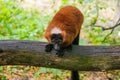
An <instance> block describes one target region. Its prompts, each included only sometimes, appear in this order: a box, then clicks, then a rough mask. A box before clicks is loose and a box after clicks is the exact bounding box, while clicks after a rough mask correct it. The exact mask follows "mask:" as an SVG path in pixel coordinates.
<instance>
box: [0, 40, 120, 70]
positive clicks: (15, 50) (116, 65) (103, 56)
mask: <svg viewBox="0 0 120 80" xmlns="http://www.w3.org/2000/svg"><path fill="white" fill-rule="evenodd" d="M45 45H46V43H45V42H39V41H27V40H1V41H0V65H30V66H39V67H50V68H58V69H66V70H79V71H101V70H116V69H120V46H75V45H73V49H72V50H69V51H68V50H66V51H65V54H64V56H63V57H62V58H60V57H57V56H56V55H55V54H54V50H53V51H52V52H51V53H47V52H45V51H44V49H45Z"/></svg>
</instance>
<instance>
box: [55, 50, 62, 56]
mask: <svg viewBox="0 0 120 80" xmlns="http://www.w3.org/2000/svg"><path fill="white" fill-rule="evenodd" d="M56 55H57V56H58V57H63V55H64V51H63V50H59V51H56Z"/></svg>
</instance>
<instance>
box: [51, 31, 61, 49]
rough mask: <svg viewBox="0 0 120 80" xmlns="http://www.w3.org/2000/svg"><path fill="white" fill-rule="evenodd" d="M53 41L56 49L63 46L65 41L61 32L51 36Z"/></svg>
mask: <svg viewBox="0 0 120 80" xmlns="http://www.w3.org/2000/svg"><path fill="white" fill-rule="evenodd" d="M51 43H52V44H53V45H54V49H55V50H59V49H60V47H61V44H62V43H63V37H62V35H61V34H60V33H59V34H52V36H51Z"/></svg>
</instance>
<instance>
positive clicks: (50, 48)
mask: <svg viewBox="0 0 120 80" xmlns="http://www.w3.org/2000/svg"><path fill="white" fill-rule="evenodd" d="M52 49H53V45H52V44H47V45H46V46H45V51H46V52H50V51H51V50H52Z"/></svg>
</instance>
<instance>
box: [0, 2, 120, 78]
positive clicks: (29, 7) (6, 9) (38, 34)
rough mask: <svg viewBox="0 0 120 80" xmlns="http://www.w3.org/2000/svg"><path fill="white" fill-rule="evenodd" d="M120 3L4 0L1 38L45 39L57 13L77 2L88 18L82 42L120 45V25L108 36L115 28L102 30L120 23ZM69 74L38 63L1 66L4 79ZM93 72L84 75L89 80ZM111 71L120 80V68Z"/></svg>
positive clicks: (82, 74) (0, 6)
mask: <svg viewBox="0 0 120 80" xmlns="http://www.w3.org/2000/svg"><path fill="white" fill-rule="evenodd" d="M119 3H120V0H104V1H102V0H0V40H8V39H10V40H13V39H15V40H38V41H43V42H45V41H46V39H45V38H44V31H45V28H46V27H47V25H48V23H49V21H50V20H51V19H52V17H53V16H54V14H55V13H56V12H57V11H58V10H59V9H60V8H61V7H63V6H66V5H73V6H76V7H77V8H79V9H80V10H81V11H82V13H83V15H84V18H85V20H84V24H83V26H82V31H81V34H80V36H81V37H80V45H120V26H118V27H116V28H115V29H114V31H113V33H112V34H111V35H109V36H108V37H106V35H108V34H109V33H110V32H111V30H105V31H103V30H102V27H104V28H109V27H112V26H114V25H115V24H116V22H117V20H118V19H119V17H120V8H119ZM105 37H106V39H105ZM41 73H42V74H41ZM69 73H70V72H69V71H65V70H58V69H51V68H38V67H34V66H32V67H31V66H0V76H1V79H2V80H20V79H22V80H24V79H27V80H66V79H67V78H68V77H69V75H70V74H69ZM91 73H92V75H96V73H95V72H94V73H93V72H89V73H87V72H81V74H80V76H81V77H82V79H83V80H89V79H90V77H91V76H92V75H91ZM111 73H112V74H111ZM113 73H114V74H115V75H114V74H113ZM97 74H98V75H99V76H101V78H104V79H102V80H105V79H106V78H105V77H103V75H104V74H103V73H101V72H99V73H97ZM108 74H109V75H111V76H113V75H114V76H115V77H114V76H113V77H114V79H115V80H120V73H119V71H115V72H114V71H111V72H109V73H108ZM86 75H87V76H86ZM48 76H50V77H48ZM94 78H95V76H94ZM92 80H100V79H92Z"/></svg>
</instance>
